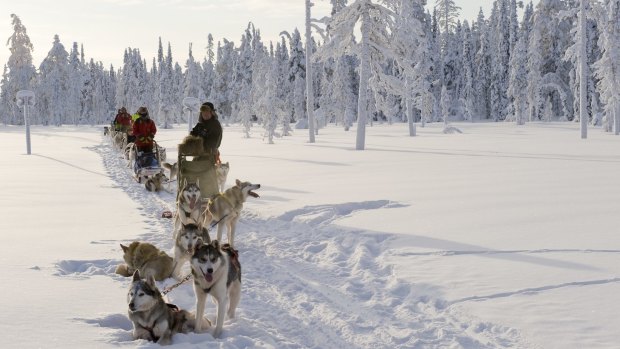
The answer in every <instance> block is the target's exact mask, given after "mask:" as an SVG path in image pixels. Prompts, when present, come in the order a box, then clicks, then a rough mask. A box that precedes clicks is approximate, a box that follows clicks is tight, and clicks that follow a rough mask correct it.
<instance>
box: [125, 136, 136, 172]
mask: <svg viewBox="0 0 620 349" xmlns="http://www.w3.org/2000/svg"><path fill="white" fill-rule="evenodd" d="M136 152H137V150H136V145H135V143H133V142H132V143H127V145H126V146H125V149H124V153H125V160H127V168H132V167H133V165H134V164H135V163H136Z"/></svg>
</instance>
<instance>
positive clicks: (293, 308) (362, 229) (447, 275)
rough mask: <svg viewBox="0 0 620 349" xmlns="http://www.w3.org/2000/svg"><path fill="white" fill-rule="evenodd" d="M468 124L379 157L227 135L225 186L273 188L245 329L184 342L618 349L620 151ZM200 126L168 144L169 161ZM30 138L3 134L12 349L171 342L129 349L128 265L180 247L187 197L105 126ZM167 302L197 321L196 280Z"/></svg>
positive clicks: (369, 147) (6, 328)
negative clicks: (142, 250) (119, 269)
mask: <svg viewBox="0 0 620 349" xmlns="http://www.w3.org/2000/svg"><path fill="white" fill-rule="evenodd" d="M454 125H455V127H458V128H459V129H460V130H461V131H463V133H462V134H449V135H446V134H443V133H442V128H443V124H441V123H433V124H427V125H426V127H424V128H418V132H417V134H418V136H417V137H409V136H407V134H408V131H407V126H406V124H398V125H379V124H375V125H374V126H372V127H368V128H367V129H366V132H367V138H366V139H367V142H366V150H364V151H356V150H354V145H353V144H354V135H355V132H354V131H350V132H344V131H342V129H341V127H336V126H328V127H326V128H323V129H321V130H320V133H319V135H318V136H317V139H316V143H308V142H307V134H306V132H301V131H298V132H295V133H294V134H293V135H292V136H290V137H285V138H277V139H275V144H267V142H266V141H265V140H263V139H262V137H261V136H259V135H256V134H255V135H253V137H252V138H249V139H246V138H245V137H244V135H245V131H244V129H243V127H242V126H239V125H233V126H230V127H226V128H225V129H224V141H223V145H222V148H221V151H222V159H223V161H229V162H230V164H231V173H230V175H229V177H228V185H232V183H233V182H234V179H235V178H238V179H241V180H249V181H251V182H254V183H260V184H261V185H262V187H261V189H260V190H258V193H259V194H260V195H261V197H260V198H257V199H254V198H250V199H249V201H248V202H247V203H246V205H245V207H244V211H243V215H242V219H241V221H240V224H239V226H238V231H237V239H236V242H237V247H238V248H239V250H240V260H241V264H242V268H243V278H242V281H243V284H242V298H241V303H240V305H239V308H238V310H237V315H238V316H237V319H235V320H227V321H226V322H225V324H224V332H223V335H222V338H220V339H214V338H213V337H212V336H211V335H210V334H209V333H203V334H194V333H190V334H178V335H175V336H174V337H173V345H172V347H173V348H195V347H217V348H590V349H592V348H617V342H618V339H620V338H619V335H618V328H620V318H618V316H617V314H618V313H620V305H619V304H620V303H618V301H617V297H618V296H617V295H618V294H619V292H620V263H618V261H619V256H620V237H619V235H618V218H617V217H618V209H619V208H620V205H619V201H620V186H618V173H620V152H619V149H620V148H619V147H618V142H619V141H620V140H619V139H618V138H617V137H615V136H613V135H611V134H610V133H604V132H602V131H601V130H600V129H599V128H591V130H590V131H591V132H590V133H589V136H588V139H587V140H581V139H579V125H578V124H575V123H528V124H527V125H524V126H515V125H514V124H512V123H454ZM186 129H187V127H186V125H176V126H175V128H174V129H160V130H159V132H158V134H157V136H156V139H157V141H158V142H159V144H160V145H163V146H165V147H166V148H167V151H168V159H169V160H170V159H175V158H176V151H177V149H176V145H177V144H178V143H179V142H180V140H181V139H182V138H183V137H184V136H185V134H186V132H187V131H186ZM256 129H257V128H254V129H253V130H256ZM31 133H32V135H31V136H32V155H26V154H25V135H24V129H23V127H16V126H0V137H1V139H2V148H1V150H0V152H1V154H2V156H0V165H1V166H2V169H4V170H3V171H1V172H0V179H1V183H3V185H2V196H0V209H2V212H3V214H2V219H1V220H0V230H1V231H2V234H1V235H0V236H1V240H0V249H1V250H0V258H1V260H2V265H3V268H2V272H1V273H2V274H0V276H1V277H2V280H3V281H4V282H3V283H2V286H1V290H2V294H3V296H4V297H3V298H2V301H0V305H1V307H2V309H3V315H2V321H1V322H0V330H1V332H2V333H3V334H4V335H3V336H2V337H1V339H0V347H3V348H13V347H20V348H39V347H42V348H86V347H88V348H93V347H97V348H119V347H121V348H135V347H140V348H146V347H157V344H153V343H149V342H146V341H142V340H140V341H133V340H132V336H131V327H132V326H131V322H130V321H129V320H128V318H127V316H126V309H127V305H126V301H125V294H126V292H127V287H128V285H129V278H124V277H121V276H119V275H116V274H114V268H115V266H116V265H117V264H118V263H120V262H121V260H122V252H121V249H120V246H119V244H120V243H129V242H131V241H133V240H141V241H148V242H151V243H153V244H155V245H156V246H158V247H160V248H162V249H164V250H166V251H167V252H169V253H171V252H172V239H171V235H172V222H171V220H167V219H163V218H160V215H161V212H162V211H163V210H165V209H172V210H174V195H173V194H170V193H166V192H162V193H159V194H156V193H150V192H147V191H146V190H145V189H144V186H142V185H140V184H138V183H136V182H135V181H133V180H132V177H131V173H130V171H129V169H127V168H126V167H125V160H124V159H122V158H121V156H120V154H119V153H117V152H115V151H114V150H112V147H111V145H110V143H109V141H108V139H107V138H106V137H104V136H103V135H102V127H101V126H98V127H86V126H84V127H73V126H63V127H60V128H54V127H42V126H33V127H32V128H31ZM174 283H175V281H174V280H172V279H168V280H165V281H163V282H161V283H158V285H159V286H160V289H163V287H166V286H170V285H172V284H174ZM168 299H169V301H170V302H172V303H175V304H177V305H179V306H180V307H182V308H185V309H189V310H190V311H194V310H195V309H194V306H195V305H194V295H193V290H192V287H191V282H190V283H186V284H184V285H182V286H180V287H178V288H176V289H174V290H173V291H172V292H171V293H169V294H168ZM205 313H206V314H207V316H209V317H210V319H211V320H214V315H215V309H214V305H213V302H210V301H209V302H207V309H206V312H205Z"/></svg>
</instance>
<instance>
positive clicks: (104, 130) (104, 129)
mask: <svg viewBox="0 0 620 349" xmlns="http://www.w3.org/2000/svg"><path fill="white" fill-rule="evenodd" d="M109 134H110V128H109V127H108V126H103V135H104V136H107V135H109Z"/></svg>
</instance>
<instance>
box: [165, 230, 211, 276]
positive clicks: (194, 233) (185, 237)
mask: <svg viewBox="0 0 620 349" xmlns="http://www.w3.org/2000/svg"><path fill="white" fill-rule="evenodd" d="M199 240H201V241H206V242H207V243H211V238H210V237H209V231H208V230H207V229H205V228H202V227H199V226H197V225H195V224H188V225H182V226H181V229H180V230H178V231H175V234H174V241H175V244H174V270H173V271H172V276H174V277H176V278H177V279H180V278H181V274H180V272H181V268H182V267H183V264H185V262H188V261H189V260H190V259H191V258H192V255H193V254H194V251H195V249H196V245H197V244H198V241H199Z"/></svg>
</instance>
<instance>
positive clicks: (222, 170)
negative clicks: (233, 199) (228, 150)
mask: <svg viewBox="0 0 620 349" xmlns="http://www.w3.org/2000/svg"><path fill="white" fill-rule="evenodd" d="M228 172H230V164H229V163H228V162H223V163H217V164H215V175H216V176H217V185H218V187H219V191H220V193H222V192H224V190H226V178H227V177H228Z"/></svg>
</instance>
